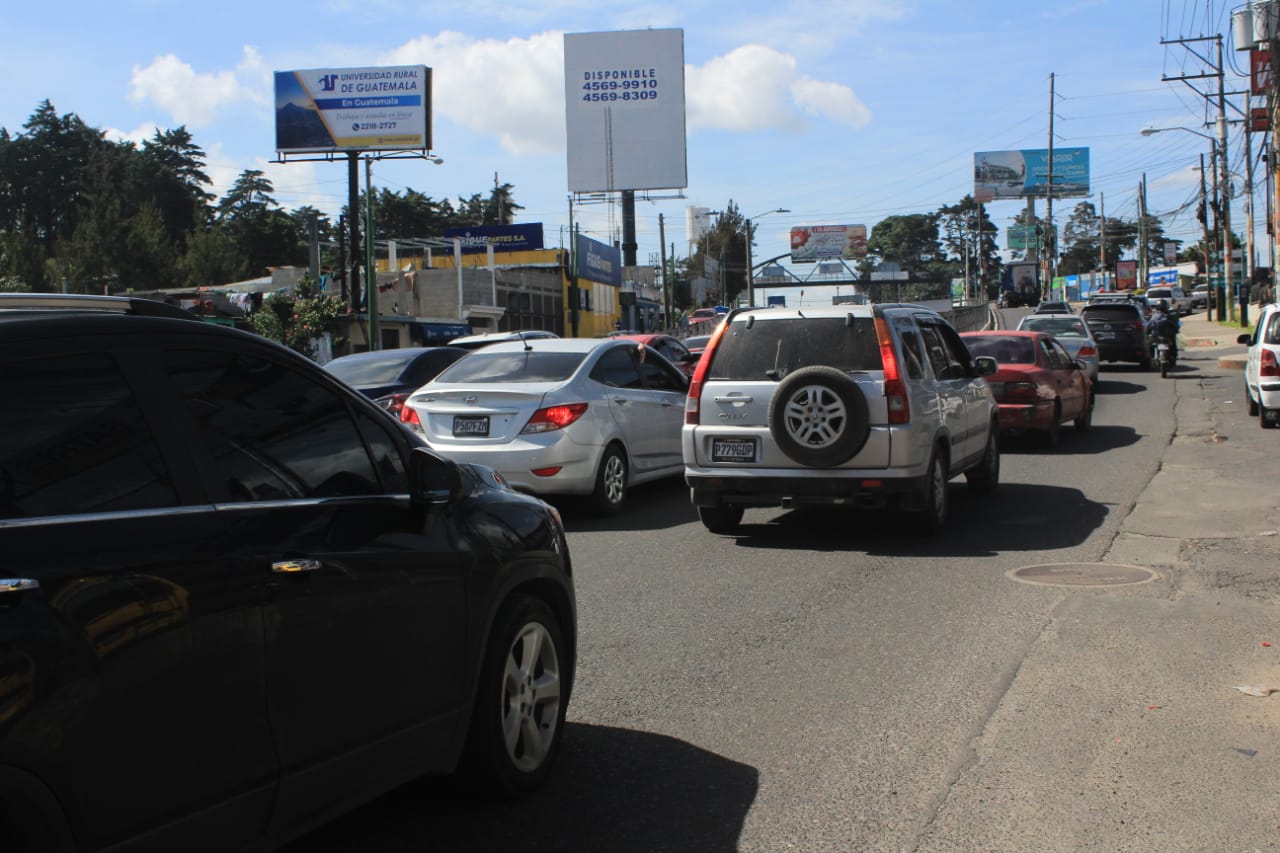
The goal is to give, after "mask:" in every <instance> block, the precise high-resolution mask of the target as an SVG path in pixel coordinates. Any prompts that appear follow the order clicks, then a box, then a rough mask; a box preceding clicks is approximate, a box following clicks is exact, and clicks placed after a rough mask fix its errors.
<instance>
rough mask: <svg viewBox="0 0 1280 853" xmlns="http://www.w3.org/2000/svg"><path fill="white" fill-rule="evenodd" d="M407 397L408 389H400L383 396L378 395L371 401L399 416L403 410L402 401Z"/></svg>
mask: <svg viewBox="0 0 1280 853" xmlns="http://www.w3.org/2000/svg"><path fill="white" fill-rule="evenodd" d="M408 399H409V392H408V391H401V392H399V393H396V394H388V395H387V396H385V397H379V398H378V399H376V400H374V401H373V402H375V403H377V404H378V405H379V406H381V407H382V408H384V409H386V410H387V411H388V412H390V413H391V414H393V415H397V416H399V415H400V413H401V412H402V411H403V410H404V401H405V400H408Z"/></svg>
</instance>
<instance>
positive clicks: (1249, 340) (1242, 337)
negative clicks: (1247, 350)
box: [1236, 335, 1253, 344]
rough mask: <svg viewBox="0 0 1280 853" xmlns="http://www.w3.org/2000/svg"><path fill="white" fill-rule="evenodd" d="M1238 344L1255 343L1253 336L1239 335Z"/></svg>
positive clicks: (1237, 337)
mask: <svg viewBox="0 0 1280 853" xmlns="http://www.w3.org/2000/svg"><path fill="white" fill-rule="evenodd" d="M1236 343H1238V344H1250V343H1253V335H1238V336H1236Z"/></svg>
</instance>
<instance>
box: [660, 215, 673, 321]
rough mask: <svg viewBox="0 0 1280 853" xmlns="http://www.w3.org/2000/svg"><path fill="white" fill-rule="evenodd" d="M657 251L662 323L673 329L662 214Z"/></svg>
mask: <svg viewBox="0 0 1280 853" xmlns="http://www.w3.org/2000/svg"><path fill="white" fill-rule="evenodd" d="M658 249H659V251H661V252H662V316H663V320H664V323H663V325H665V326H666V328H668V329H674V328H675V325H674V324H673V323H672V322H671V276H669V275H667V229H666V226H665V224H664V223H663V221H662V214H661V213H659V214H658Z"/></svg>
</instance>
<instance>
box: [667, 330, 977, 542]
mask: <svg viewBox="0 0 1280 853" xmlns="http://www.w3.org/2000/svg"><path fill="white" fill-rule="evenodd" d="M726 323H727V324H728V325H727V327H726V328H725V329H724V331H723V333H722V334H720V335H719V336H717V337H716V338H714V339H713V340H712V343H711V345H710V347H709V348H708V349H707V350H706V352H704V353H703V356H702V360H701V361H700V362H698V370H697V372H695V373H694V378H693V383H692V385H691V386H690V389H689V399H688V402H687V404H686V409H685V424H684V465H685V480H686V482H688V484H689V486H690V489H691V495H692V501H693V504H694V505H695V506H696V507H697V509H698V515H699V517H700V519H701V520H702V523H703V525H704V526H705V527H706V528H707V529H708V530H710V531H712V532H714V533H732V532H734V531H735V530H737V528H738V526H739V524H740V523H741V521H742V516H743V511H744V509H745V508H746V507H749V506H753V507H769V506H787V507H791V506H811V505H819V506H821V505H827V506H845V507H850V508H859V509H867V508H881V507H895V508H898V509H903V510H910V511H916V513H917V515H916V517H917V518H918V519H919V522H920V524H921V526H922V527H923V528H924V529H926V530H931V531H936V530H939V529H941V528H942V527H943V526H944V525H945V523H946V520H947V514H948V495H947V482H948V481H949V480H950V479H952V478H953V477H956V476H958V475H960V474H962V473H963V474H965V475H966V477H967V478H968V480H969V486H970V488H971V489H973V490H974V491H976V492H978V493H988V492H991V491H992V490H994V489H995V488H996V485H997V482H998V480H999V473H1000V445H999V411H998V409H997V406H996V402H995V398H994V397H993V396H992V394H991V389H990V388H989V387H988V386H987V383H986V382H985V381H984V379H983V377H984V376H987V375H990V374H991V373H994V372H995V370H996V363H995V361H994V359H990V358H979V359H977V360H976V361H975V360H974V359H972V358H971V357H970V355H969V351H968V350H967V349H966V348H965V345H964V341H963V340H962V339H961V338H960V336H959V335H958V334H957V333H956V331H955V329H953V328H952V327H951V325H950V324H949V323H947V321H946V320H944V319H943V318H942V317H941V316H940V315H938V314H937V313H935V312H933V311H931V310H929V309H928V308H925V307H923V306H909V305H840V306H830V307H821V306H815V307H812V308H809V307H805V308H803V309H798V308H768V309H755V308H743V309H739V310H737V311H735V312H733V313H732V314H730V315H729V317H728V319H727V320H726Z"/></svg>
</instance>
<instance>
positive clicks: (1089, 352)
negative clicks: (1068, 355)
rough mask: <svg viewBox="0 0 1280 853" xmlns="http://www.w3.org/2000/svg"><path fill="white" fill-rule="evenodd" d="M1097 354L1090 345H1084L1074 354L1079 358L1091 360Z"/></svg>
mask: <svg viewBox="0 0 1280 853" xmlns="http://www.w3.org/2000/svg"><path fill="white" fill-rule="evenodd" d="M1097 354H1098V351H1097V350H1096V349H1094V348H1093V347H1092V346H1091V345H1090V344H1085V345H1084V346H1082V347H1080V351H1079V352H1078V353H1076V355H1077V356H1079V357H1080V358H1093V357H1094V356H1096V355H1097Z"/></svg>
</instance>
